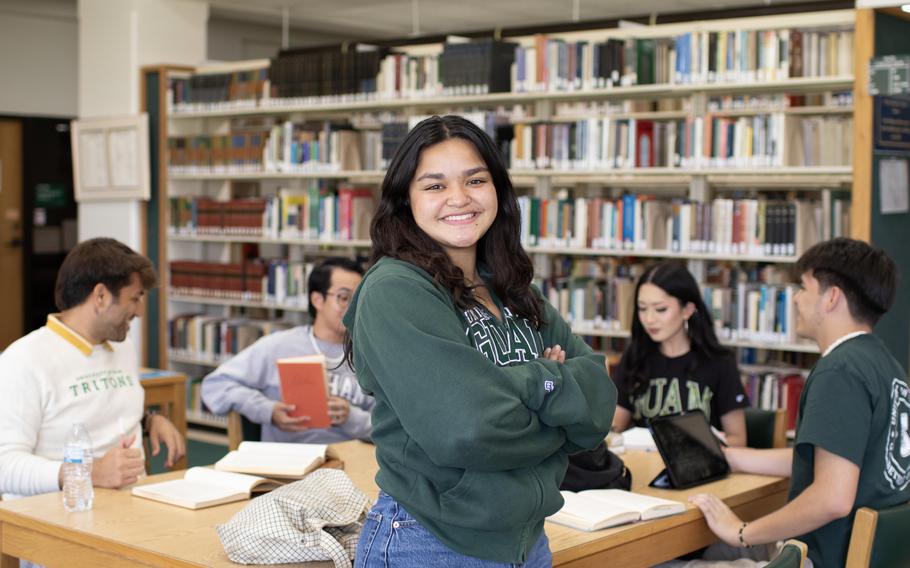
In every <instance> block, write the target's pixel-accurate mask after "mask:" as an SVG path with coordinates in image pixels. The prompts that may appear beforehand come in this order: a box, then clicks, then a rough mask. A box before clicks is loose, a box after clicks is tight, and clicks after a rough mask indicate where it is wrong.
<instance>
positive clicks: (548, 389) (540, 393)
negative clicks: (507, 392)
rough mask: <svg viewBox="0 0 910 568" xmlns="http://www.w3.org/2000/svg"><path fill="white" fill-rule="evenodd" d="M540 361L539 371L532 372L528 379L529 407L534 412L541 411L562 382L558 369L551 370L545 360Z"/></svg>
mask: <svg viewBox="0 0 910 568" xmlns="http://www.w3.org/2000/svg"><path fill="white" fill-rule="evenodd" d="M538 363H540V366H539V368H538V370H537V372H536V373H532V374H531V376H529V377H528V381H527V389H528V390H527V393H528V396H527V407H528V408H529V409H531V410H532V411H534V412H538V411H540V408H541V407H542V406H543V404H544V401H545V400H546V398H547V396H549V395H551V394H554V393H555V392H556V390H557V389H558V388H559V385H560V384H561V383H562V377H561V376H560V374H559V372H558V371H557V372H553V371H550V369H549V368H548V366H547V364H546V363H544V362H543V361H538ZM553 364H554V365H556V364H557V363H553Z"/></svg>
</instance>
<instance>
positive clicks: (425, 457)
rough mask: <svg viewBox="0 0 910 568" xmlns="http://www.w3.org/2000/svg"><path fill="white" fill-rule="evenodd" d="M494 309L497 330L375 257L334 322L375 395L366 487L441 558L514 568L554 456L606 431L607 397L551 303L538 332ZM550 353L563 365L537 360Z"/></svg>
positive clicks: (547, 508)
mask: <svg viewBox="0 0 910 568" xmlns="http://www.w3.org/2000/svg"><path fill="white" fill-rule="evenodd" d="M495 301H496V303H497V305H498V306H499V307H500V310H501V311H502V314H503V318H502V320H498V319H497V318H495V316H493V315H492V314H490V313H489V312H488V311H486V310H484V309H482V308H480V307H475V308H470V309H468V310H464V311H462V310H460V309H458V308H457V307H456V306H455V305H454V302H453V301H452V297H451V295H450V294H449V293H448V292H447V291H446V290H444V289H442V288H440V287H438V286H437V285H435V284H434V282H433V280H432V279H431V278H430V276H429V275H428V274H427V273H426V272H425V271H423V270H421V269H420V268H417V267H416V266H414V265H412V264H410V263H407V262H403V261H399V260H394V259H390V258H383V259H381V260H380V261H379V262H377V263H376V264H375V265H374V266H373V267H372V268H371V269H370V270H369V271H368V272H367V274H366V276H365V277H364V279H363V281H362V282H361V284H360V286H359V287H358V289H357V292H356V293H355V295H354V299H353V301H352V302H351V307H350V308H349V309H348V311H347V313H346V314H345V318H344V323H345V325H346V326H347V328H348V329H349V330H350V331H351V334H352V337H353V342H354V366H355V370H356V373H357V379H358V381H359V382H360V385H361V387H362V388H363V389H364V390H365V391H366V392H367V393H369V394H370V395H372V396H374V397H375V398H376V405H375V407H374V408H373V441H374V442H375V444H376V458H377V461H378V462H379V473H378V474H377V476H376V482H377V484H378V485H379V487H380V488H381V489H382V490H383V491H385V492H386V493H388V494H389V495H390V496H391V497H393V498H394V499H395V500H396V501H398V502H399V503H400V504H401V505H402V506H403V507H404V508H405V509H406V510H407V511H408V512H409V513H410V514H411V515H413V516H414V517H415V518H416V519H417V520H418V521H419V522H420V523H421V524H422V525H423V526H424V527H425V528H427V529H428V530H429V531H430V532H432V533H433V534H434V535H435V536H436V537H437V538H438V539H439V540H440V541H442V542H443V543H445V544H446V545H447V546H449V547H450V548H452V549H454V550H455V551H457V552H460V553H462V554H466V555H470V556H475V557H478V558H484V559H488V560H493V561H496V562H507V563H520V562H524V561H525V559H526V558H527V554H528V552H529V551H530V549H531V548H532V547H533V545H534V544H535V542H536V541H537V539H538V538H539V537H540V534H541V531H542V530H543V522H544V518H545V517H547V516H548V515H551V514H553V513H555V512H556V511H557V510H559V508H560V507H561V506H562V504H563V499H562V497H561V496H560V494H559V485H560V483H561V482H562V479H563V477H564V475H565V472H566V465H567V462H568V455H569V454H572V453H576V452H579V451H581V450H583V449H587V448H592V447H594V446H596V445H597V444H598V443H599V442H600V441H601V440H603V439H604V437H605V436H606V434H607V432H608V431H609V429H610V423H611V420H612V417H613V410H614V408H615V405H616V388H615V386H614V385H613V381H611V380H610V377H609V376H608V375H607V371H606V369H605V367H604V358H603V357H602V356H600V355H595V354H594V353H593V352H592V351H591V349H590V347H588V346H587V345H586V344H585V343H584V342H583V341H582V340H581V339H579V338H578V337H576V336H574V335H573V334H572V332H571V329H570V328H569V326H568V325H567V324H566V323H565V321H563V320H562V318H561V317H560V316H559V314H558V312H557V311H556V309H555V308H553V306H551V305H550V304H548V303H545V313H544V317H545V321H546V324H545V325H544V326H543V327H542V329H540V330H539V331H538V330H535V329H534V327H533V326H532V325H531V324H530V323H529V322H528V321H527V320H525V319H523V318H520V317H518V316H514V315H513V314H512V313H511V312H510V311H509V310H508V308H504V307H503V306H502V305H501V304H500V302H499V300H498V299H495ZM557 344H558V345H560V346H562V347H563V349H564V350H565V351H566V361H565V363H557V362H555V361H548V360H545V359H542V358H541V356H542V355H543V351H544V349H545V348H546V347H552V346H554V345H557Z"/></svg>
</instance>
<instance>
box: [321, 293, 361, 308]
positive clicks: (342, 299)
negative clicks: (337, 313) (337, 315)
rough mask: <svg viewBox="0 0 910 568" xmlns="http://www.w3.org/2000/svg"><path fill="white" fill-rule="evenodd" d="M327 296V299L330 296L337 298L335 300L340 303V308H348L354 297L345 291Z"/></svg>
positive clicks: (327, 294)
mask: <svg viewBox="0 0 910 568" xmlns="http://www.w3.org/2000/svg"><path fill="white" fill-rule="evenodd" d="M325 295H326V296H327V297H328V296H335V300H336V301H337V302H338V305H340V306H347V305H348V304H350V303H351V298H353V297H354V295H353V294H352V293H350V292H348V291H344V292H326V294H325Z"/></svg>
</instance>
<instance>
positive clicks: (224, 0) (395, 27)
mask: <svg viewBox="0 0 910 568" xmlns="http://www.w3.org/2000/svg"><path fill="white" fill-rule="evenodd" d="M199 1H207V2H208V3H209V5H210V6H211V14H212V16H214V17H217V18H224V19H232V20H241V21H246V22H256V23H260V24H270V25H280V24H281V22H282V14H283V12H284V10H285V9H287V13H288V16H289V18H290V25H291V27H292V28H293V29H294V30H295V32H298V33H299V32H304V33H305V32H306V31H308V30H309V31H312V32H314V33H318V34H320V35H326V34H331V35H335V36H337V37H338V38H340V39H344V40H370V39H373V40H377V39H396V38H405V37H409V36H414V35H425V36H432V35H440V34H447V33H458V32H471V31H482V30H492V29H495V28H497V27H501V28H515V27H525V26H541V25H548V24H569V23H572V22H574V21H582V22H583V21H586V20H605V19H615V18H629V17H639V16H648V15H651V14H670V13H674V12H696V11H697V12H700V11H715V10H725V9H726V10H728V9H732V8H744V7H750V6H756V5H758V6H762V5H764V6H767V5H772V4H773V5H777V4H790V3H796V2H794V0H635V1H634V2H623V1H620V0H199ZM803 3H805V0H803ZM576 17H577V20H576V19H575V18H576ZM415 30H417V32H418V33H416V34H415V33H414V32H415Z"/></svg>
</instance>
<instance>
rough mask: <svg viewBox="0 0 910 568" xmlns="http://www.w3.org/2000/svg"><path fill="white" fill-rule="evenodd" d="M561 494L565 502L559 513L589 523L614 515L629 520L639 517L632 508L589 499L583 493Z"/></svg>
mask: <svg viewBox="0 0 910 568" xmlns="http://www.w3.org/2000/svg"><path fill="white" fill-rule="evenodd" d="M562 496H563V499H565V501H566V504H565V505H563V507H562V509H560V510H559V513H560V514H568V515H571V516H573V517H578V518H580V519H585V520H587V521H589V522H591V523H599V522H601V521H605V520H607V519H609V518H611V517H615V516H621V517H622V518H623V519H629V520H635V519H637V518H638V517H639V513H638V511H636V510H635V509H634V508H630V507H624V506H622V505H615V504H612V503H606V502H604V501H600V500H596V499H591V498H589V497H586V496H585V495H584V494H583V493H572V492H571V491H563V492H562ZM617 524H618V523H617Z"/></svg>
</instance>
